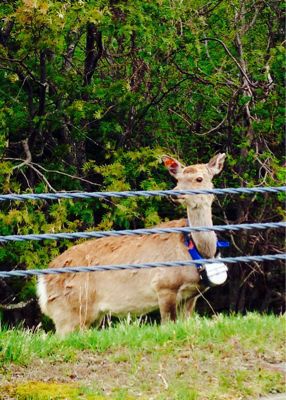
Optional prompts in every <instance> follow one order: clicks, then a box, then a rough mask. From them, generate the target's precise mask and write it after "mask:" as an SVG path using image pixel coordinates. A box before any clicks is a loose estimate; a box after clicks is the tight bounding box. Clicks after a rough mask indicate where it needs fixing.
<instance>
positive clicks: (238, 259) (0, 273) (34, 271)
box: [0, 253, 286, 278]
mask: <svg viewBox="0 0 286 400" xmlns="http://www.w3.org/2000/svg"><path fill="white" fill-rule="evenodd" d="M277 260H286V253H283V254H267V255H263V256H241V257H225V258H211V259H210V258H206V259H200V260H189V261H188V260H184V261H170V262H165V261H164V262H149V263H142V264H112V265H96V266H90V267H86V266H82V267H63V268H47V269H31V270H28V271H25V270H18V271H0V277H2V278H12V277H28V276H40V275H54V274H66V273H80V272H95V271H118V270H126V269H144V268H158V267H167V268H170V267H187V266H192V265H195V264H213V263H217V262H222V263H225V264H233V263H237V262H255V261H256V262H257V261H258V262H259V261H277Z"/></svg>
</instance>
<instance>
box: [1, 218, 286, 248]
mask: <svg viewBox="0 0 286 400" xmlns="http://www.w3.org/2000/svg"><path fill="white" fill-rule="evenodd" d="M279 228H280V229H281V228H286V222H266V223H255V224H236V225H231V224H229V225H213V226H190V227H180V228H151V229H133V230H130V229H126V230H118V231H90V232H62V233H42V234H28V235H5V236H0V243H1V242H2V243H7V242H12V241H15V242H23V241H28V240H59V239H90V238H103V237H112V236H139V235H154V234H166V233H190V232H210V231H215V232H224V231H239V230H252V229H256V230H261V229H279Z"/></svg>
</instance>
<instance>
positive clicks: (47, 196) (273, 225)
mask: <svg viewBox="0 0 286 400" xmlns="http://www.w3.org/2000/svg"><path fill="white" fill-rule="evenodd" d="M285 191H286V186H279V187H255V188H225V189H202V190H184V191H176V190H153V191H128V192H126V191H125V192H78V193H69V192H58V193H41V194H34V193H31V194H7V195H0V201H26V200H57V199H62V198H65V199H89V198H108V197H117V198H127V197H137V196H143V197H150V196H180V195H206V194H207V195H209V194H219V195H224V194H253V193H254V194H255V193H281V192H285ZM278 228H280V229H281V228H284V229H285V228H286V222H268V223H253V224H236V225H230V224H229V225H214V226H196V227H194V226H192V227H178V228H160V227H158V228H152V229H134V230H119V231H90V232H72V233H67V232H64V233H56V234H54V233H50V234H28V235H5V236H0V242H2V243H7V242H10V241H18V242H19V241H26V240H59V239H81V238H103V237H111V236H123V235H125V236H126V235H127V236H138V235H151V234H170V233H184V234H186V233H190V232H208V231H216V232H223V231H228V232H229V231H238V230H242V229H245V230H251V229H257V230H261V229H278ZM277 260H286V253H283V254H267V255H259V256H258V255H256V256H240V257H226V258H219V259H218V258H214V259H200V260H189V261H188V260H183V261H172V262H149V263H141V264H113V265H96V266H88V267H87V266H74V267H63V268H48V269H33V270H14V271H0V277H2V278H9V277H28V276H34V275H36V276H39V275H47V274H62V273H80V272H94V271H106V270H111V271H114V270H126V269H142V268H157V267H182V266H192V265H196V264H200V265H201V264H210V263H217V262H218V261H219V262H223V263H230V264H232V263H237V262H260V261H277Z"/></svg>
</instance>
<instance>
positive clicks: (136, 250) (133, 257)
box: [38, 154, 224, 335]
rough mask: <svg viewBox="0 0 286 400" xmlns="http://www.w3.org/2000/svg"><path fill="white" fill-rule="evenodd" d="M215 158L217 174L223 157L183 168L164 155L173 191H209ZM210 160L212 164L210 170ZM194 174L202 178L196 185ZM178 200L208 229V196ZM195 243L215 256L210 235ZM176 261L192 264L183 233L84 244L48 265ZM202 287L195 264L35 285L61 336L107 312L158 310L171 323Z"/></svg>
mask: <svg viewBox="0 0 286 400" xmlns="http://www.w3.org/2000/svg"><path fill="white" fill-rule="evenodd" d="M213 160H214V161H213ZM219 160H220V163H221V166H220V168H219V171H220V170H221V169H222V165H223V160H224V154H223V155H221V154H219V155H218V156H216V157H215V158H214V159H212V160H211V161H210V162H209V164H199V165H196V166H191V167H183V166H182V165H181V164H180V163H179V162H178V161H177V160H175V159H172V158H170V157H165V159H164V162H165V165H166V167H167V168H168V169H169V172H170V173H171V174H172V175H173V176H175V177H176V178H177V181H178V186H177V189H191V188H198V187H199V188H210V187H212V184H211V178H212V176H213V175H214V173H218V172H214V173H212V172H209V170H210V171H211V168H213V170H215V167H217V168H218V163H219ZM211 162H212V163H213V164H215V166H213V167H212V164H210V163H211ZM168 163H169V164H168ZM191 168H193V170H190V169H191ZM188 169H189V172H188ZM184 171H187V172H185V173H184ZM197 175H199V176H198V177H197V178H202V179H203V180H202V181H200V179H198V181H196V180H195V179H197V178H196V176H197ZM192 177H193V178H192ZM198 184H199V185H198ZM186 186H187V187H186ZM179 201H180V202H184V203H185V204H186V205H187V212H188V219H189V221H190V223H191V224H192V225H193V226H198V225H205V226H207V225H212V218H211V204H212V201H213V197H212V196H209V195H203V196H197V195H195V196H194V195H193V196H182V198H180V199H179ZM182 226H186V220H177V221H171V222H167V223H164V224H161V225H160V227H182ZM193 240H194V241H195V243H196V246H197V248H198V250H199V251H200V252H201V254H202V256H204V257H206V258H211V257H214V256H215V252H216V241H217V239H216V235H215V233H214V232H198V233H194V234H193ZM179 260H180V261H181V260H190V255H189V252H188V249H187V247H186V245H185V243H184V238H183V235H181V234H177V233H174V234H173V233H172V234H154V235H150V236H149V235H148V236H147V235H142V236H135V237H132V236H123V237H114V238H101V239H93V240H88V241H86V242H84V243H81V244H79V245H75V246H73V247H71V248H70V249H68V250H66V251H65V252H64V253H63V254H61V255H59V256H58V257H57V258H56V259H55V260H53V261H52V262H51V264H50V267H52V268H53V267H65V266H95V265H107V264H136V263H145V262H148V263H150V262H160V261H168V262H169V261H179ZM204 289H205V288H204V287H203V285H202V284H201V282H200V276H199V273H198V270H197V268H196V267H195V266H191V267H190V266H186V267H160V268H148V269H139V270H135V269H134V270H121V271H96V272H91V273H78V274H71V273H69V274H63V275H49V276H43V277H40V279H39V281H38V296H39V303H40V306H41V309H42V311H43V312H44V313H45V314H47V315H48V316H49V317H51V318H52V319H53V321H54V323H55V326H56V331H57V332H58V333H59V334H60V335H65V334H67V333H69V332H72V331H73V330H75V329H79V328H80V329H83V328H87V327H89V326H90V325H91V324H92V323H97V324H99V323H100V322H101V320H102V318H103V317H104V315H106V314H111V315H116V316H121V315H126V314H128V313H131V314H134V315H140V314H145V313H147V312H149V311H152V310H156V309H158V308H159V309H160V314H161V317H162V320H166V319H172V320H175V319H176V308H177V305H178V304H179V303H181V302H182V301H183V300H184V301H185V303H186V312H187V314H189V313H190V312H191V311H192V308H193V306H194V304H195V301H196V298H197V296H198V295H199V293H200V292H201V291H203V290H204Z"/></svg>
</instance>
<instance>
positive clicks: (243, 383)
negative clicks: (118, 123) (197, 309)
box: [0, 313, 286, 400]
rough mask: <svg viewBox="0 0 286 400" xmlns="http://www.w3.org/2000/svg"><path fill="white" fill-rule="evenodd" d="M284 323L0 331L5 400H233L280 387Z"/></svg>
mask: <svg viewBox="0 0 286 400" xmlns="http://www.w3.org/2000/svg"><path fill="white" fill-rule="evenodd" d="M285 327H286V318H285V317H284V316H281V317H276V316H273V315H258V314H254V313H252V314H248V315H247V316H223V315H220V316H218V317H215V318H212V319H209V318H203V317H198V316H194V318H192V319H189V320H187V321H178V322H177V323H176V324H174V323H168V324H164V325H162V326H160V325H141V326H139V325H138V323H136V322H135V323H126V322H122V323H120V324H118V325H116V326H115V327H112V328H108V329H105V330H101V331H97V330H89V331H87V332H79V333H75V334H72V335H69V336H68V337H67V338H65V339H59V338H58V337H57V336H56V335H53V334H46V333H43V332H41V331H39V332H37V333H30V332H27V331H23V330H16V329H15V330H2V331H0V368H1V372H2V382H1V381H0V384H1V385H2V392H3V391H4V392H6V395H5V396H6V397H3V399H4V398H5V399H6V398H7V399H9V398H19V399H23V400H25V399H50V398H51V399H64V398H70V399H77V398H78V399H81V398H82V399H89V398H94V399H97V398H98V399H135V398H136V399H137V398H142V399H156V400H165V399H172V400H173V399H174V400H176V399H178V400H184V399H186V400H201V399H202V400H209V399H212V400H220V399H225V400H232V399H247V398H252V399H253V398H258V397H259V396H260V395H262V394H269V393H279V392H283V391H285V380H284V376H283V373H282V371H281V370H280V369H279V368H277V365H280V364H281V363H282V362H284V361H285ZM49 371H50V372H49ZM47 382H48V383H47ZM47 384H48V385H49V389H47V388H46V386H45V385H47ZM27 385H28V386H27ZM43 385H44V386H43ZM27 387H29V388H30V389H29V390H28V392H27V391H25V390H26V388H27ZM31 388H34V389H35V390H34V393H33V390H32V389H31ZM52 390H53V391H54V392H53V393H51V391H52ZM68 390H69V392H68ZM49 393H50V394H49ZM65 393H66V394H65ZM68 393H69V394H68ZM9 396H10V397H9ZM13 396H14V397H13ZM27 396H30V397H27ZM49 396H52V397H49ZM65 396H66V397H65ZM92 396H93V397H92ZM96 396H97V397H96ZM0 398H1V396H0Z"/></svg>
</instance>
